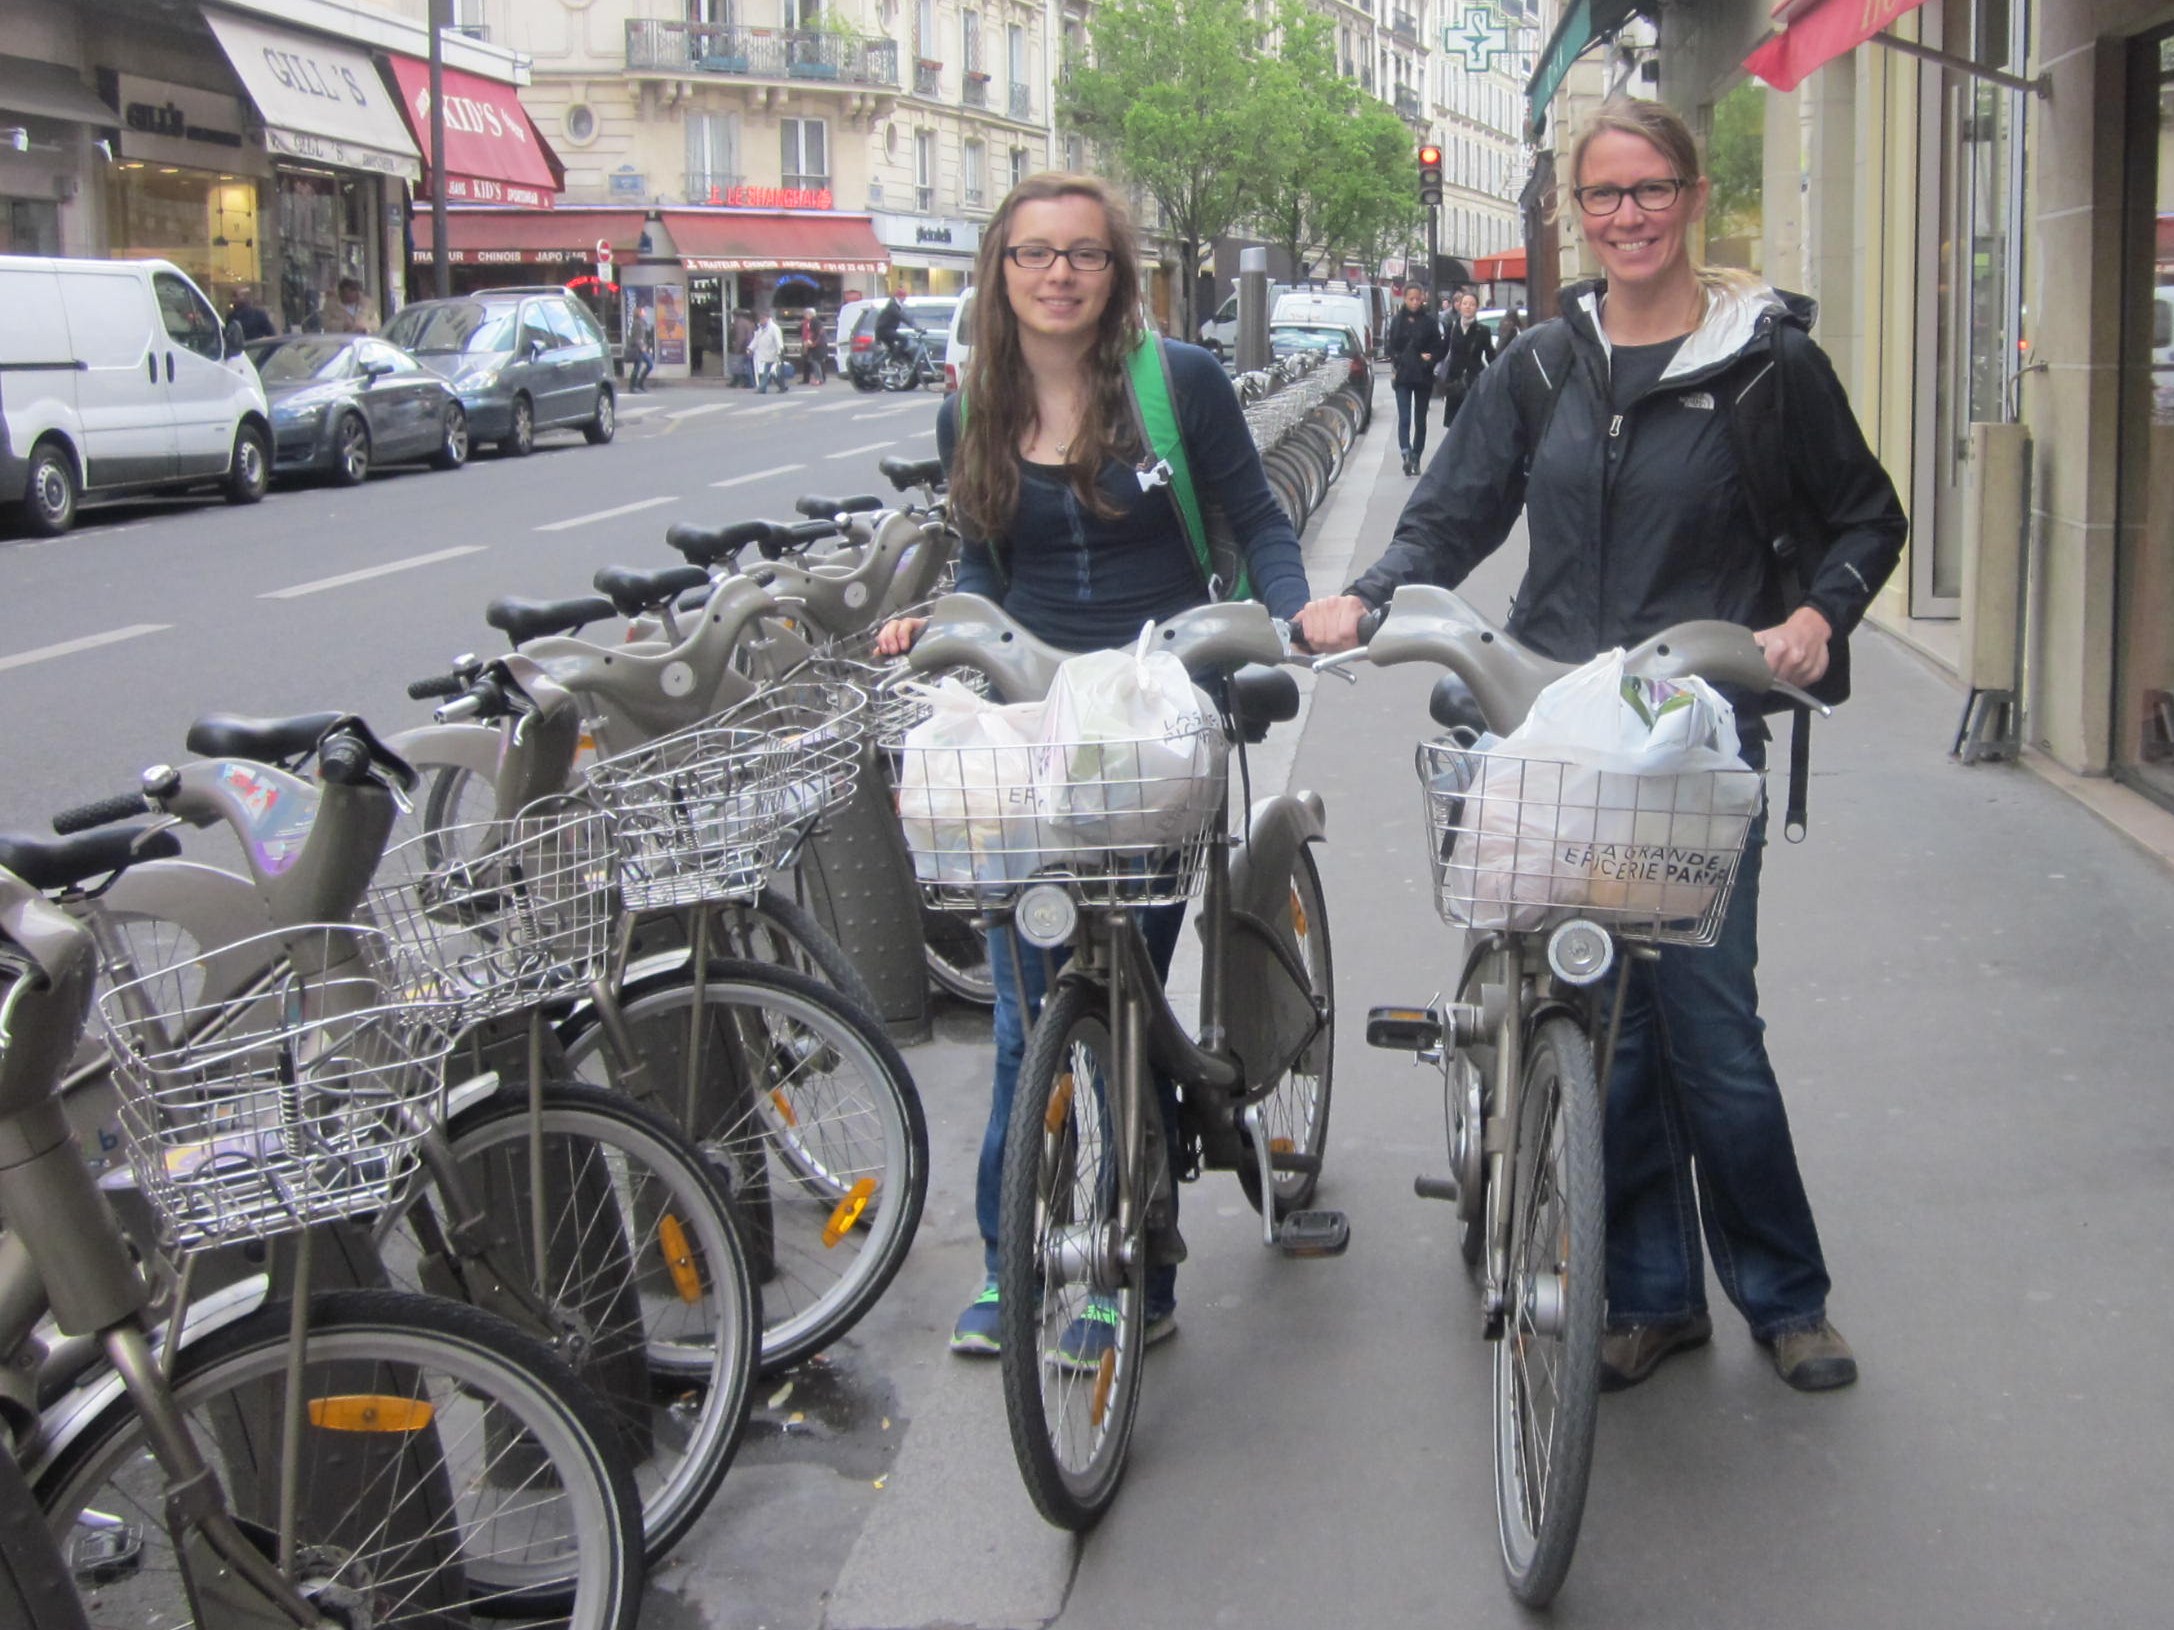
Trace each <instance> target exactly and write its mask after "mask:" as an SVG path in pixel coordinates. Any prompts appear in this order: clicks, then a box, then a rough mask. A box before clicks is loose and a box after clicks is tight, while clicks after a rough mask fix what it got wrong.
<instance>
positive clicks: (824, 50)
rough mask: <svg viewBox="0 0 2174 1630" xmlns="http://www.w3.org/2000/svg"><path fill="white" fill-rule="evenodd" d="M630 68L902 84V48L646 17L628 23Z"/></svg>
mask: <svg viewBox="0 0 2174 1630" xmlns="http://www.w3.org/2000/svg"><path fill="white" fill-rule="evenodd" d="M627 68H628V70H629V71H630V72H634V73H640V72H644V71H648V72H658V71H662V72H667V73H689V72H692V73H702V74H744V75H746V76H747V77H749V78H752V79H835V80H837V81H839V82H840V83H842V84H848V85H896V84H897V83H898V46H897V44H896V43H895V42H893V41H891V40H862V39H854V38H852V37H850V36H847V35H844V34H828V33H823V32H821V31H818V30H813V29H802V28H739V27H726V26H724V25H723V24H717V23H682V22H671V21H660V20H655V19H641V20H636V21H633V22H630V23H628V24H627Z"/></svg>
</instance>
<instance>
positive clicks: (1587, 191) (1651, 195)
mask: <svg viewBox="0 0 2174 1630" xmlns="http://www.w3.org/2000/svg"><path fill="white" fill-rule="evenodd" d="M1690 184H1691V183H1690V182H1688V181H1684V180H1680V179H1678V178H1677V177H1674V176H1671V177H1670V178H1669V179H1668V180H1666V181H1661V180H1653V181H1641V182H1639V183H1638V184H1637V185H1636V186H1634V187H1607V186H1601V187H1573V188H1571V189H1570V190H1571V193H1572V195H1573V196H1574V197H1575V198H1576V199H1577V201H1578V208H1580V209H1582V210H1584V211H1585V213H1586V214H1588V215H1613V214H1614V213H1615V212H1616V211H1617V210H1619V209H1621V208H1622V207H1623V200H1624V199H1626V198H1630V199H1633V200H1635V201H1636V202H1637V205H1638V207H1639V208H1640V209H1642V210H1644V211H1645V212H1646V213H1647V214H1648V215H1658V214H1659V213H1660V212H1661V211H1662V210H1664V209H1667V208H1668V207H1669V206H1670V205H1672V204H1674V203H1675V201H1676V199H1677V196H1678V195H1679V194H1681V193H1682V191H1683V189H1684V188H1686V187H1688V186H1689V185H1690Z"/></svg>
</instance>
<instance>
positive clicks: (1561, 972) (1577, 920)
mask: <svg viewBox="0 0 2174 1630" xmlns="http://www.w3.org/2000/svg"><path fill="white" fill-rule="evenodd" d="M1547 965H1548V966H1549V967H1550V968H1553V969H1554V970H1555V977H1556V978H1558V979H1560V980H1561V981H1562V982H1563V983H1564V984H1566V985H1590V984H1591V983H1593V981H1594V980H1596V979H1599V978H1601V977H1602V976H1604V975H1605V974H1606V973H1607V971H1608V970H1609V969H1610V968H1612V967H1614V966H1615V941H1614V940H1613V939H1611V938H1610V937H1609V935H1608V931H1607V930H1606V929H1605V928H1602V927H1601V926H1600V925H1599V924H1598V923H1591V922H1587V921H1586V920H1585V919H1584V918H1583V917H1573V918H1571V919H1570V921H1568V922H1566V923H1563V924H1561V925H1560V926H1558V927H1557V928H1556V930H1555V932H1554V933H1552V934H1550V935H1548V937H1547Z"/></svg>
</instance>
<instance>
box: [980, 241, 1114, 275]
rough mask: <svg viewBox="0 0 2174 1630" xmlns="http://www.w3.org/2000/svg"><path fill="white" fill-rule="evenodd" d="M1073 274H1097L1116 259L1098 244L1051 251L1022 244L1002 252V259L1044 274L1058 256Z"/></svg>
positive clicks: (1037, 245)
mask: <svg viewBox="0 0 2174 1630" xmlns="http://www.w3.org/2000/svg"><path fill="white" fill-rule="evenodd" d="M1060 255H1061V256H1062V257H1063V258H1064V263H1065V264H1066V265H1067V266H1069V267H1071V268H1072V270H1073V271H1075V272H1099V271H1104V270H1106V269H1107V268H1108V266H1109V264H1110V262H1111V261H1112V260H1114V259H1115V258H1116V257H1115V256H1114V255H1112V254H1111V253H1110V252H1109V251H1108V250H1107V249H1105V248H1103V247H1102V246H1101V245H1100V244H1095V243H1083V244H1081V245H1079V247H1077V248H1076V249H1052V248H1050V247H1049V245H1048V244H1046V243H1024V244H1019V245H1017V246H1016V247H1014V248H1010V249H1007V250H1005V251H1004V258H1005V259H1006V260H1008V261H1010V262H1011V263H1012V264H1013V265H1014V266H1018V267H1020V268H1022V269H1024V270H1026V271H1030V272H1046V271H1048V270H1049V268H1050V267H1052V266H1054V265H1056V264H1057V259H1058V257H1059V256H1060Z"/></svg>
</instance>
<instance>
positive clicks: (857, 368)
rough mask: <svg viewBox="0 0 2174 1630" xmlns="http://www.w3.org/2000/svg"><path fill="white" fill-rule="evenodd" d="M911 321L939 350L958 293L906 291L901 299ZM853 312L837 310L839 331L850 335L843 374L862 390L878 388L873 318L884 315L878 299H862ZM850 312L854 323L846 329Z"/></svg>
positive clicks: (931, 344) (956, 308)
mask: <svg viewBox="0 0 2174 1630" xmlns="http://www.w3.org/2000/svg"><path fill="white" fill-rule="evenodd" d="M900 303H901V304H902V305H903V306H904V307H905V308H906V315H907V316H908V317H910V318H911V319H912V320H913V323H914V325H915V326H916V327H917V328H919V329H920V330H921V332H922V333H923V334H925V335H927V336H928V339H929V344H930V346H931V348H932V349H935V350H938V351H939V352H940V348H941V346H942V344H943V337H944V336H945V335H946V334H948V333H950V332H951V317H952V314H953V313H954V312H955V311H957V310H958V307H959V296H957V295H955V294H909V295H907V296H906V298H905V299H904V300H903V301H902V302H900ZM854 313H855V308H853V307H851V306H848V307H847V308H846V309H845V311H844V312H841V313H840V314H839V318H838V332H839V333H840V334H844V335H847V336H849V338H848V340H847V342H846V345H847V349H846V351H845V357H844V362H845V372H846V377H847V378H849V379H851V380H852V381H853V383H854V384H856V385H858V386H859V387H860V388H861V389H862V390H864V391H873V390H881V389H882V388H883V386H882V383H881V382H880V381H879V380H878V379H877V378H876V368H877V365H878V364H879V363H880V362H881V361H882V358H881V357H880V356H879V355H878V354H877V346H876V319H877V318H879V317H881V316H882V315H883V302H882V301H881V300H868V301H863V302H862V303H861V306H860V308H859V310H858V313H857V314H854ZM848 315H852V316H853V326H852V327H851V328H850V329H848V328H847V327H846V326H845V324H846V319H847V317H848Z"/></svg>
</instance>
